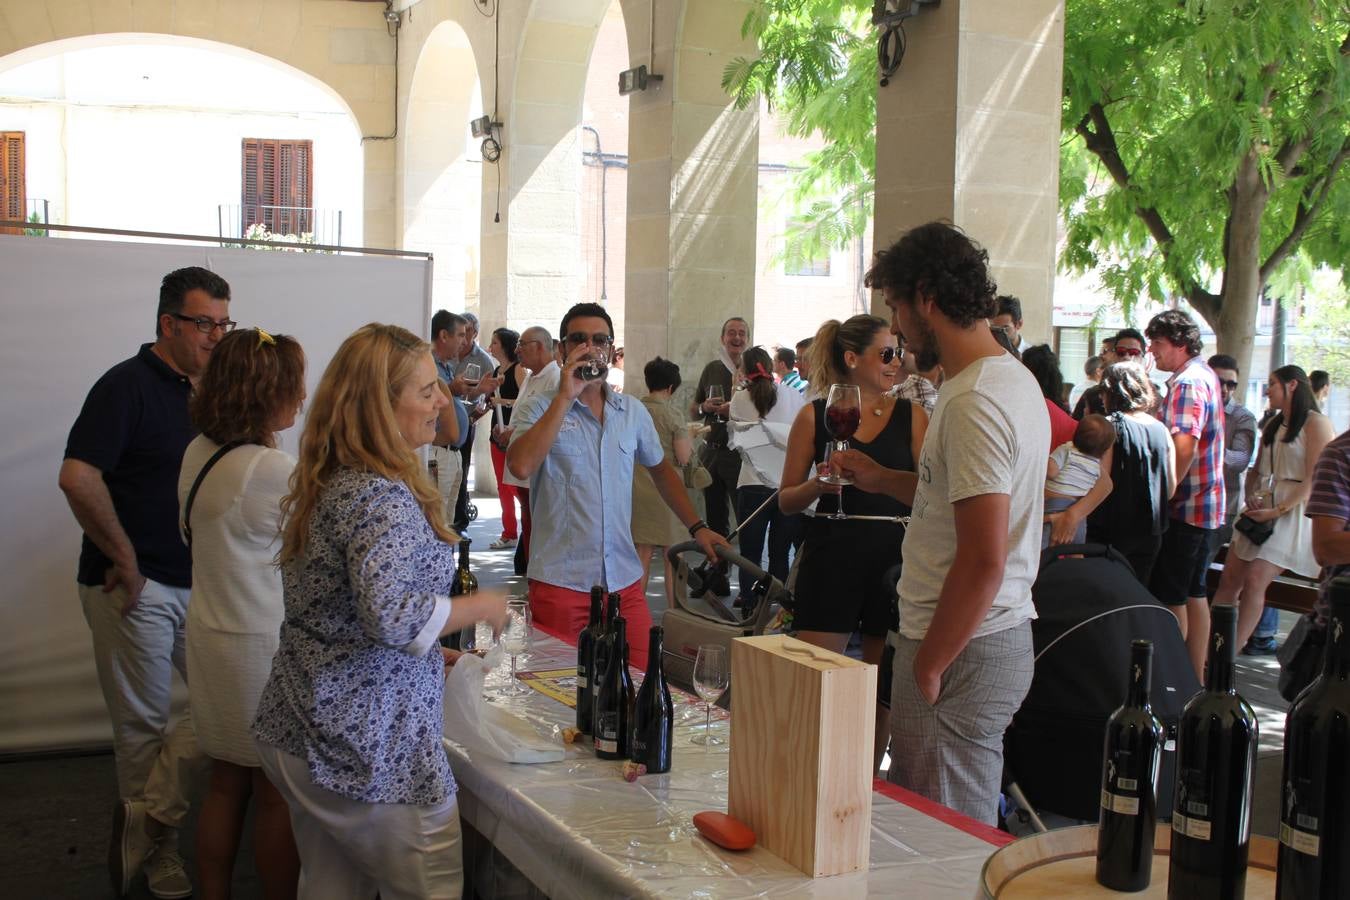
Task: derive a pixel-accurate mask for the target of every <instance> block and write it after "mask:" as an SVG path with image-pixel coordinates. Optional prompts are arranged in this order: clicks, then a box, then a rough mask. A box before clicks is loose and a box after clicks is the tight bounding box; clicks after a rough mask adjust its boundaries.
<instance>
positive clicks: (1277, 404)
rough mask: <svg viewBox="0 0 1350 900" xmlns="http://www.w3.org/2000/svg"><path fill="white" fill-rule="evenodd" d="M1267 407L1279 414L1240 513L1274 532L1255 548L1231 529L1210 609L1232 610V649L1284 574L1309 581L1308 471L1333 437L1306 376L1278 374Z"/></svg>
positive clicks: (1265, 437)
mask: <svg viewBox="0 0 1350 900" xmlns="http://www.w3.org/2000/svg"><path fill="white" fill-rule="evenodd" d="M1267 385H1268V389H1269V391H1270V406H1271V408H1272V409H1277V410H1279V412H1278V413H1277V414H1276V416H1275V417H1274V418H1272V419H1271V420H1270V422H1269V423H1268V424H1267V425H1266V428H1265V430H1264V431H1263V432H1262V433H1261V447H1260V450H1259V455H1258V456H1257V458H1256V465H1255V466H1253V467H1252V469H1251V470H1250V471H1249V472H1248V473H1247V484H1246V501H1247V508H1246V509H1244V510H1243V511H1242V515H1243V516H1245V517H1247V518H1249V519H1252V520H1254V521H1257V522H1273V523H1274V524H1275V530H1274V532H1273V533H1272V534H1271V535H1270V537H1269V538H1267V539H1266V541H1265V542H1264V543H1261V544H1255V543H1253V542H1252V541H1250V540H1249V539H1248V538H1247V537H1246V535H1244V534H1242V533H1241V532H1240V531H1237V530H1236V529H1234V531H1233V543H1232V544H1231V545H1230V546H1229V548H1228V556H1227V558H1226V559H1225V560H1224V564H1223V577H1222V578H1220V579H1219V589H1218V590H1217V591H1216V592H1215V593H1214V602H1215V603H1236V604H1237V607H1238V634H1237V641H1238V642H1237V646H1238V647H1242V646H1245V645H1246V643H1247V640H1248V639H1249V638H1250V637H1251V636H1252V632H1253V631H1255V630H1256V623H1257V622H1258V621H1259V620H1260V618H1261V613H1262V611H1263V610H1264V609H1265V607H1266V588H1268V587H1270V583H1271V582H1272V581H1274V580H1275V578H1276V576H1278V575H1279V574H1280V573H1282V572H1283V571H1284V570H1286V569H1289V570H1290V571H1293V572H1296V573H1298V574H1299V575H1306V576H1308V577H1309V578H1312V577H1315V576H1316V575H1317V573H1318V571H1319V569H1318V566H1317V563H1316V562H1315V561H1314V560H1313V555H1312V523H1311V522H1310V521H1309V520H1308V518H1307V517H1305V516H1304V515H1303V510H1304V508H1305V507H1306V506H1307V505H1308V498H1309V496H1311V494H1312V478H1313V469H1314V467H1315V466H1316V465H1317V458H1318V457H1319V456H1321V455H1322V450H1323V448H1325V447H1326V445H1327V444H1328V443H1330V441H1331V439H1332V438H1333V437H1334V436H1335V429H1334V428H1332V425H1331V420H1330V419H1328V418H1327V417H1326V416H1324V415H1322V413H1321V412H1320V411H1319V410H1318V408H1317V399H1316V398H1315V397H1314V396H1313V392H1312V385H1310V384H1309V383H1308V376H1307V374H1305V373H1304V371H1303V370H1302V369H1300V368H1299V367H1298V366H1282V367H1280V368H1278V369H1276V370H1275V371H1274V372H1271V373H1270V379H1269V381H1268V382H1267Z"/></svg>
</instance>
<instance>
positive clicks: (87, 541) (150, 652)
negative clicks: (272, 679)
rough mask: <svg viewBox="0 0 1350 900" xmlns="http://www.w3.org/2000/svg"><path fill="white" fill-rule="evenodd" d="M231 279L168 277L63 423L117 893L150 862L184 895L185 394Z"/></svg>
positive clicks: (202, 273) (194, 758) (223, 317)
mask: <svg viewBox="0 0 1350 900" xmlns="http://www.w3.org/2000/svg"><path fill="white" fill-rule="evenodd" d="M229 306H230V286H229V285H228V284H226V282H225V280H224V279H223V278H221V277H220V276H219V275H216V274H215V273H213V272H210V271H208V270H206V269H202V268H197V267H191V268H186V269H178V270H177V271H174V272H170V273H169V274H168V275H165V276H164V281H163V283H162V284H161V286H160V291H159V309H158V310H157V312H156V320H155V342H154V343H152V344H144V345H142V346H141V349H140V352H139V353H137V354H136V355H135V356H133V357H132V358H131V359H128V360H126V361H124V362H121V363H118V364H117V365H115V366H113V367H112V368H111V369H109V370H108V371H107V372H106V373H105V374H104V375H103V377H102V378H100V379H99V380H98V381H97V382H96V383H95V384H94V387H93V388H92V389H91V390H90V391H89V396H88V397H87V398H86V399H85V402H84V408H83V409H81V410H80V415H79V418H77V419H76V420H75V424H74V426H73V427H72V428H71V429H70V437H69V439H68V441H67V443H66V455H65V461H64V462H63V463H62V464H61V476H60V485H61V490H62V491H64V492H65V495H66V500H67V501H68V502H69V503H70V508H71V511H72V512H73V513H74V514H75V518H76V520H77V521H78V522H79V523H80V527H81V528H82V529H83V530H84V541H83V544H82V546H81V548H80V564H79V573H78V575H77V578H76V580H77V581H78V582H79V593H80V603H81V604H82V605H83V607H84V616H85V619H86V621H88V623H89V630H90V632H91V633H92V635H93V643H94V659H95V662H96V664H97V667H98V676H99V683H100V685H101V686H102V688H103V699H104V702H105V703H106V704H107V706H108V714H109V716H110V718H111V719H112V726H113V753H114V756H115V758H116V762H117V787H118V794H119V795H120V797H121V800H120V801H119V804H118V807H117V810H116V814H115V817H114V822H113V845H112V847H111V850H110V852H109V867H110V869H111V875H112V880H113V889H114V890H115V891H117V893H118V896H121V895H122V894H125V893H126V892H127V890H128V889H129V887H130V884H131V880H132V879H133V878H134V877H135V876H136V873H137V872H138V871H140V869H141V868H142V867H144V868H145V871H146V877H147V879H148V881H149V887H150V892H151V893H152V894H154V895H155V896H156V897H186V896H188V895H189V894H191V893H192V884H191V882H190V881H189V880H188V877H187V874H186V872H185V871H184V869H183V861H182V859H181V858H180V857H179V856H178V852H177V829H178V827H179V825H181V823H182V821H183V817H184V815H185V814H186V812H187V808H188V803H187V782H188V781H189V779H190V778H192V777H194V775H195V773H196V772H197V771H198V770H199V769H200V767H201V765H202V757H201V756H200V754H199V753H198V751H197V741H196V736H195V734H194V733H193V730H192V723H191V720H190V719H189V718H184V719H183V721H182V722H180V723H179V724H178V725H177V727H175V728H173V729H172V730H170V728H169V703H170V688H171V685H172V679H173V669H174V668H175V667H176V668H177V669H178V671H179V672H180V673H183V675H184V676H185V677H186V671H185V666H184V662H185V660H184V644H183V627H184V624H185V623H186V621H187V605H188V595H189V593H190V592H191V586H192V558H191V556H190V555H189V553H188V550H187V547H186V546H185V545H184V544H183V540H182V538H181V536H180V535H179V532H178V470H179V467H180V464H181V463H182V459H183V451H184V449H185V448H186V447H187V445H188V442H189V441H191V440H192V438H193V436H194V435H195V433H196V431H195V429H194V428H193V427H192V423H191V421H190V420H189V418H188V394H189V393H190V392H191V390H192V385H193V384H194V383H195V382H196V381H197V379H198V378H199V377H200V376H201V374H202V372H203V371H205V369H206V363H207V360H208V359H209V358H210V355H211V350H212V349H213V348H214V347H215V346H216V343H217V342H218V341H219V340H220V339H221V337H223V336H224V335H225V333H226V332H228V331H229V330H231V329H232V328H234V324H235V323H234V322H232V321H231V320H230V318H229Z"/></svg>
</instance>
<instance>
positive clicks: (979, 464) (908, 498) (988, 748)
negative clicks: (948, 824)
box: [833, 222, 1050, 824]
mask: <svg viewBox="0 0 1350 900" xmlns="http://www.w3.org/2000/svg"><path fill="white" fill-rule="evenodd" d="M867 285H868V286H869V287H872V288H876V289H879V290H880V291H881V292H882V296H883V298H884V299H885V302H886V305H887V306H888V307H889V308H890V310H891V331H892V332H894V333H895V334H896V336H897V337H901V338H903V339H904V340H905V341H906V343H907V346H908V348H909V351H910V352H912V353H914V354H915V356H916V357H917V358H916V364H917V366H918V368H919V369H920V370H921V371H927V370H928V369H931V368H932V367H933V366H935V365H938V364H941V366H942V370H943V372H944V374H945V376H946V380H945V381H944V383H943V386H942V391H941V393H940V394H939V395H938V399H937V403H936V405H935V407H934V409H933V416H932V419H931V421H930V422H929V425H928V430H927V433H926V434H925V436H924V442H923V449H922V453H921V455H920V458H919V465H918V471H917V474H916V473H915V472H901V471H896V470H893V469H888V468H885V467H883V466H881V465H880V464H878V463H877V462H876V461H874V460H872V459H871V458H870V457H868V456H866V455H864V454H862V453H860V452H858V451H856V450H846V451H843V452H842V453H837V454H835V455H834V461H833V465H834V467H835V468H836V469H837V470H839V471H840V472H842V473H843V474H844V475H846V476H848V477H851V478H852V479H853V481H854V484H856V485H857V486H858V487H860V488H862V489H863V490H867V491H873V492H876V493H884V494H889V495H891V496H893V497H895V498H896V499H898V500H900V501H901V502H902V503H906V504H909V505H911V506H912V507H913V516H912V519H911V521H910V525H909V528H908V533H907V534H906V536H905V546H904V553H905V565H904V569H903V572H902V574H901V577H900V586H899V595H900V600H899V602H900V630H899V633H898V634H892V635H891V637H890V641H891V643H892V644H893V646H894V647H895V651H896V652H895V666H894V676H893V680H892V687H891V766H890V770H889V773H888V777H889V779H890V780H891V781H892V782H894V783H896V784H899V785H901V786H902V787H905V788H908V789H909V790H912V791H915V792H917V793H919V794H922V795H924V796H925V797H928V798H930V799H932V800H936V801H938V802H939V803H942V804H945V805H946V806H949V807H951V808H952V809H955V810H958V811H960V812H963V813H965V814H966V815H968V816H971V817H973V818H976V819H979V820H981V821H983V822H988V823H990V824H993V823H995V822H996V821H997V814H998V797H999V788H1000V784H1001V776H1002V770H1003V732H1004V730H1005V729H1006V728H1007V727H1008V724H1009V722H1011V721H1012V717H1013V713H1015V712H1016V711H1017V708H1018V707H1019V706H1020V705H1021V704H1022V699H1023V698H1024V697H1025V696H1026V693H1027V690H1028V689H1029V688H1030V686H1031V676H1032V644H1031V623H1030V620H1031V619H1033V618H1035V615H1036V611H1035V608H1034V607H1033V606H1032V602H1031V583H1032V581H1033V580H1034V579H1035V577H1036V570H1037V566H1038V562H1039V557H1040V534H1041V519H1042V511H1043V506H1044V495H1043V487H1044V484H1045V460H1046V458H1047V457H1048V456H1049V453H1050V428H1049V422H1048V416H1047V413H1046V409H1045V401H1044V399H1043V398H1042V397H1041V392H1040V389H1039V388H1038V387H1037V385H1036V381H1035V379H1034V378H1033V377H1032V376H1031V373H1030V372H1029V371H1027V369H1026V367H1025V366H1023V365H1021V364H1020V363H1019V362H1018V361H1017V359H1016V358H1015V357H1013V356H1012V355H1011V354H1009V353H1007V352H1006V351H1004V349H1003V348H1002V346H1001V345H1000V344H999V343H998V342H997V341H996V340H995V339H994V336H993V334H992V333H991V332H990V328H989V322H988V320H989V318H990V317H991V316H993V314H994V311H995V308H996V307H995V300H994V294H995V287H994V285H993V284H992V283H991V281H990V279H989V272H988V254H986V253H985V251H984V250H983V249H981V248H980V247H979V246H978V245H977V244H975V243H974V242H973V241H972V240H971V239H970V238H969V237H967V236H966V235H965V234H964V233H963V232H961V231H960V230H959V229H957V228H955V227H953V226H951V225H947V224H944V223H939V222H932V223H929V224H927V225H922V226H920V227H918V228H915V229H914V230H912V231H910V232H909V233H907V234H906V235H904V237H902V238H901V239H900V240H899V241H897V242H896V243H895V244H893V245H892V246H891V247H890V248H888V249H886V250H883V251H881V252H879V253H877V259H876V263H875V264H874V265H873V266H872V269H871V271H870V272H868V273H867Z"/></svg>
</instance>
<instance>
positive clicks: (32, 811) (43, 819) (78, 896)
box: [0, 498, 1293, 900]
mask: <svg viewBox="0 0 1350 900" xmlns="http://www.w3.org/2000/svg"><path fill="white" fill-rule="evenodd" d="M476 502H477V505H478V508H479V512H480V516H479V519H478V520H477V521H476V522H474V523H473V524H472V525H471V526H470V527H469V530H468V537H469V538H470V539H472V541H473V547H474V550H473V561H474V571H475V573H476V574H477V575H478V579H479V583H480V584H481V585H490V584H503V583H506V584H510V585H514V586H516V587H518V588H523V583H522V581H521V580H520V579H518V578H517V577H516V576H515V575H514V574H513V572H512V562H511V551H507V550H504V551H492V550H488V549H487V545H488V544H489V543H491V542H492V541H493V540H495V539H496V538H497V537H498V536H499V534H500V528H501V523H500V519H499V518H498V516H499V514H500V507H499V506H498V504H497V501H496V500H495V499H485V498H477V500H476ZM664 591H665V587H664V585H663V583H662V578H661V573H660V568H659V566H658V567H657V568H656V571H655V575H654V577H653V578H652V581H651V583H650V584H649V585H648V600H649V602H650V603H651V606H652V610H653V613H654V614H655V617H656V618H657V619H658V621H659V618H660V615H661V614H662V613H664V611H665V608H666V601H665V593H664ZM1281 619H1282V621H1281V639H1283V635H1284V634H1285V633H1287V631H1288V629H1289V627H1291V626H1292V624H1293V616H1292V615H1290V614H1287V613H1284V614H1282V615H1281ZM1278 671H1279V666H1278V664H1277V663H1276V662H1275V659H1274V657H1258V658H1253V657H1239V663H1238V686H1239V690H1240V691H1241V692H1242V694H1243V696H1245V697H1246V698H1247V699H1248V700H1249V701H1250V702H1251V703H1252V705H1253V706H1254V707H1255V708H1256V710H1257V713H1258V715H1259V716H1260V719H1261V751H1260V756H1259V758H1258V762H1257V773H1256V803H1255V812H1254V817H1253V828H1254V830H1255V831H1256V832H1257V833H1258V834H1267V835H1273V834H1274V833H1275V828H1276V817H1277V814H1278V810H1279V782H1280V765H1281V757H1280V747H1281V744H1282V741H1283V733H1284V712H1285V708H1286V706H1287V704H1286V703H1285V702H1284V701H1283V699H1282V698H1281V697H1280V696H1279V693H1278V692H1277V691H1276V689H1275V679H1276V676H1277V674H1278ZM0 798H3V800H2V801H0V898H4V900H30V898H31V900H65V898H69V900H89V898H102V897H108V896H110V894H111V892H110V890H109V887H108V880H107V868H106V854H107V846H108V836H109V832H110V829H111V809H112V804H113V802H114V800H115V799H116V779H115V776H114V774H113V764H112V757H111V755H110V754H109V753H108V752H107V751H101V752H91V753H87V754H80V755H61V756H52V757H40V758H31V757H30V758H27V759H19V760H7V761H0ZM193 824H194V823H193V821H191V820H190V821H189V822H188V823H187V826H186V828H185V829H184V834H183V840H182V851H183V855H184V857H185V858H187V859H188V860H189V864H190V863H191V860H192V857H193V853H192V832H193ZM251 846H252V842H251V840H250V839H249V838H248V837H247V835H246V837H245V840H244V846H243V849H242V851H241V854H240V863H239V865H238V867H237V868H236V872H235V892H234V896H235V897H236V898H238V900H251V898H255V897H260V896H261V892H260V889H259V886H258V881H257V877H256V874H255V872H254V870H253V866H252V863H251V861H250V859H251ZM130 896H132V897H134V898H145V897H149V896H150V895H149V893H148V892H147V891H146V889H145V883H144V881H140V882H138V884H137V885H136V886H135V888H134V889H133V892H132V894H131V895H130Z"/></svg>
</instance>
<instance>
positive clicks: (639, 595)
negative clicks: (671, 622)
mask: <svg viewBox="0 0 1350 900" xmlns="http://www.w3.org/2000/svg"><path fill="white" fill-rule="evenodd" d="M529 584H530V610H531V611H532V614H533V615H534V624H536V625H538V626H539V627H540V628H542V629H543V630H545V631H548V632H552V633H553V634H557V635H561V636H563V637H564V638H565V639H566V640H568V641H570V642H571V643H574V644H575V643H576V640H577V635H579V634H581V629H583V628H585V627H586V625H587V623H588V622H589V621H590V618H591V592H590V591H573V590H569V589H567V588H562V587H558V586H556V585H552V584H545V583H544V582H542V581H535V580H534V579H533V578H531V579H530V582H529ZM619 597H620V600H619V615H621V616H623V618H624V622H625V626H626V628H627V637H628V663H629V665H632V666H634V667H636V668H638V669H644V670H645V669H646V668H647V643H648V639H649V638H650V637H651V628H652V612H651V610H650V609H648V608H647V595H646V594H645V593H643V590H642V582H641V581H635V582H633V583H632V584H630V585H629V586H628V587H626V588H624V589H623V590H621V591H619ZM606 603H608V600H606Z"/></svg>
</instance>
